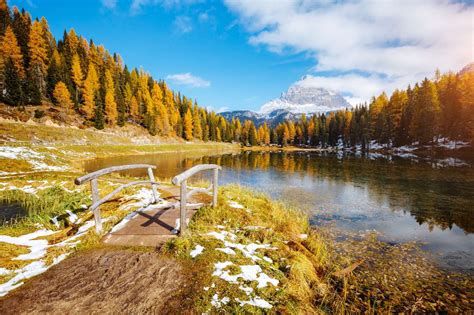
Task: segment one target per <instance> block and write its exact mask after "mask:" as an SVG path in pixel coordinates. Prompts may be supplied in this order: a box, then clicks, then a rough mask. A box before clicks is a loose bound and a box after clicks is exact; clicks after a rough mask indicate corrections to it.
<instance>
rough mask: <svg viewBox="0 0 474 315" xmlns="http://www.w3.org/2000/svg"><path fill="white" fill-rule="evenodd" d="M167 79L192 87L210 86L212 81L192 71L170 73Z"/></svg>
mask: <svg viewBox="0 0 474 315" xmlns="http://www.w3.org/2000/svg"><path fill="white" fill-rule="evenodd" d="M166 79H167V80H170V81H171V82H173V83H175V84H179V85H188V86H192V87H209V86H211V82H209V81H207V80H204V79H203V78H200V77H198V76H194V75H192V74H191V73H190V72H187V73H177V74H170V75H168V76H167V77H166Z"/></svg>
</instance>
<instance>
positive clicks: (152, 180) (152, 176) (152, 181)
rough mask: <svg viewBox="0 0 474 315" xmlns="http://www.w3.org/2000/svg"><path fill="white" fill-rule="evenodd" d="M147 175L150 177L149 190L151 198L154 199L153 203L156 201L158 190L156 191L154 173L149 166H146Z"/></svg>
mask: <svg viewBox="0 0 474 315" xmlns="http://www.w3.org/2000/svg"><path fill="white" fill-rule="evenodd" d="M148 177H150V182H151V190H152V191H153V198H154V199H155V203H157V202H158V192H157V191H156V185H155V184H154V182H155V175H154V174H153V169H152V168H151V167H149V168H148Z"/></svg>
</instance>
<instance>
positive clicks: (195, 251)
mask: <svg viewBox="0 0 474 315" xmlns="http://www.w3.org/2000/svg"><path fill="white" fill-rule="evenodd" d="M203 250H204V247H202V246H201V245H199V244H198V245H196V247H195V248H194V249H193V250H192V251H191V252H190V253H189V255H190V256H191V257H192V258H195V257H196V256H198V255H200V254H201V253H202V251H203Z"/></svg>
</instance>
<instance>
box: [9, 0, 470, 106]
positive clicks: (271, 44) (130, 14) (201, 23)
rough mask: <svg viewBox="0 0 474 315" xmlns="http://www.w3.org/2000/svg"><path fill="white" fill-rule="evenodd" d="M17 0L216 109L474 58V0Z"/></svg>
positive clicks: (405, 75) (372, 85)
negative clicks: (294, 87) (299, 87)
mask: <svg viewBox="0 0 474 315" xmlns="http://www.w3.org/2000/svg"><path fill="white" fill-rule="evenodd" d="M8 3H9V5H10V6H13V5H16V6H18V7H20V8H21V7H24V8H25V9H26V10H28V11H29V12H30V13H31V14H32V16H33V18H34V17H41V16H45V17H46V19H47V20H48V22H49V25H50V27H51V30H52V32H53V34H54V35H55V36H56V38H60V37H62V33H63V31H64V29H67V30H69V29H70V28H74V29H75V30H76V32H77V33H78V34H81V35H83V36H85V37H86V38H88V39H90V38H92V39H93V40H94V42H95V43H96V44H103V45H104V46H105V47H106V48H107V49H108V50H109V51H111V52H117V53H119V54H120V55H121V56H122V57H123V59H124V61H125V63H126V64H127V65H129V67H130V66H131V67H143V69H144V70H146V71H148V72H149V73H151V74H152V75H153V76H154V77H155V78H157V79H158V78H161V79H166V81H167V82H168V83H169V84H170V85H171V86H172V87H173V88H174V89H176V90H179V91H181V92H183V93H184V94H185V95H187V96H189V97H192V98H196V99H197V100H198V102H199V103H200V104H201V105H203V106H209V107H212V108H213V109H215V110H222V109H224V108H228V109H230V110H236V109H252V110H258V109H259V108H260V106H261V105H262V104H263V103H265V102H266V101H269V100H271V99H273V98H276V97H278V96H279V95H280V93H281V92H283V91H285V90H286V89H287V88H288V87H289V86H290V85H291V84H294V83H295V82H297V84H306V85H312V86H321V87H325V88H329V89H332V90H336V91H339V92H341V93H342V94H343V95H344V96H346V97H347V99H348V100H349V101H351V102H352V103H355V102H359V101H366V100H368V99H369V98H370V96H372V95H374V94H377V93H380V92H382V91H384V90H385V91H387V92H391V90H393V89H394V88H396V87H400V88H403V87H405V86H406V85H407V84H408V83H413V82H416V81H417V80H420V79H421V78H423V77H424V76H430V75H432V74H433V73H434V70H435V69H436V68H439V69H440V70H442V71H448V70H459V69H460V67H462V66H463V65H465V64H467V63H469V62H472V61H473V60H474V57H473V56H474V54H473V50H474V48H473V45H474V44H473V42H474V35H473V26H472V16H473V12H474V11H473V6H472V3H470V2H469V1H468V2H466V1H464V3H456V2H455V1H451V2H447V1H437V0H432V1H408V0H407V1H401V2H400V1H391V0H386V1H384V2H381V1H378V2H376V1H370V0H360V1H351V2H348V3H345V2H344V1H342V2H341V1H334V2H333V1H331V0H324V1H322V0H314V1H299V0H278V1H269V0H255V1H249V0H225V1H223V2H220V1H202V0H84V1H73V0H70V1H64V0H63V1H59V0H27V1H12V0H10V1H8ZM304 75H309V76H307V77H306V79H305V80H303V81H299V80H300V78H301V77H303V76H304Z"/></svg>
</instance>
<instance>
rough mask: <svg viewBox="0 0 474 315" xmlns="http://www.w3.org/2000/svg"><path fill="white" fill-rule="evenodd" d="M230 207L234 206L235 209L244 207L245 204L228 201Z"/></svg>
mask: <svg viewBox="0 0 474 315" xmlns="http://www.w3.org/2000/svg"><path fill="white" fill-rule="evenodd" d="M228 204H229V207H231V208H234V209H243V208H244V206H242V205H241V204H240V203H238V202H235V201H229V202H228Z"/></svg>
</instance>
